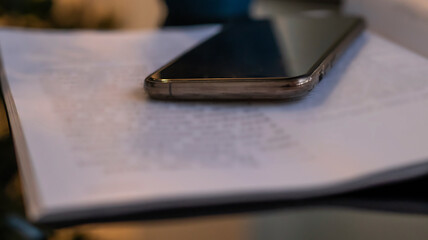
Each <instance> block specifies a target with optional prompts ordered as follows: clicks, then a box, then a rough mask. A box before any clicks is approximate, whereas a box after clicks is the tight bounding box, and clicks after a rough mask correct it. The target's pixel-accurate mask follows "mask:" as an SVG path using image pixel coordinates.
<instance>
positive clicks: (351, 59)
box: [0, 26, 428, 222]
mask: <svg viewBox="0 0 428 240" xmlns="http://www.w3.org/2000/svg"><path fill="white" fill-rule="evenodd" d="M217 31H219V28H218V27H217V26H205V27H192V28H176V29H169V30H159V31H147V32H91V31H82V32H64V31H36V30H31V31H30V30H19V29H3V30H0V45H1V51H2V60H3V75H2V79H1V80H2V89H3V92H4V96H5V100H6V104H7V109H8V113H9V117H10V124H11V127H12V132H13V137H14V141H15V147H16V152H17V156H18V160H19V167H20V171H21V175H22V178H23V185H24V192H25V199H26V206H27V213H28V215H29V217H31V219H33V220H35V221H40V222H55V221H68V220H76V219H82V218H92V217H94V216H98V217H100V216H114V215H120V214H128V213H135V212H144V211H152V210H162V209H170V208H176V207H186V206H208V205H215V204H224V203H240V202H252V201H263V200H276V199H300V198H308V197H314V196H321V195H327V194H334V193H340V192H344V191H350V190H353V189H357V188H362V187H366V186H372V185H377V184H382V183H385V182H390V181H397V180H401V179H405V178H410V177H416V176H418V175H421V174H425V173H428V127H427V123H428V112H427V111H426V108H427V105H428V80H427V79H428V60H426V59H424V58H423V57H420V56H418V55H417V54H414V53H412V52H409V51H408V50H405V49H403V48H401V47H399V46H397V45H395V44H393V43H391V42H389V41H387V40H385V39H382V38H381V37H379V36H377V35H376V34H373V33H369V32H367V33H365V34H364V35H362V36H361V37H360V38H359V39H358V40H356V41H355V43H354V44H353V46H352V47H351V48H350V49H348V51H347V52H346V53H345V55H344V56H343V57H342V58H340V60H339V61H338V62H337V64H336V66H334V67H333V69H332V70H331V71H330V73H329V74H328V75H327V76H326V77H325V80H324V81H323V82H321V83H320V85H319V86H317V87H316V88H315V89H314V90H313V91H312V92H311V93H310V94H309V95H308V96H307V97H305V98H303V99H300V100H298V101H293V102H278V101H276V102H251V101H244V102H163V101H154V100H150V99H149V98H148V97H147V96H146V94H145V93H144V90H143V80H144V78H145V77H146V76H147V75H148V74H150V73H151V72H152V71H154V70H156V69H157V68H158V67H160V66H161V65H163V64H165V63H166V62H168V61H169V60H170V59H172V58H174V57H176V56H177V55H179V54H181V53H183V52H184V51H186V50H188V49H189V48H191V47H192V46H194V45H195V44H197V43H199V42H200V41H203V39H206V38H207V37H209V36H211V35H213V34H215V33H216V32H217ZM195 67H197V66H195Z"/></svg>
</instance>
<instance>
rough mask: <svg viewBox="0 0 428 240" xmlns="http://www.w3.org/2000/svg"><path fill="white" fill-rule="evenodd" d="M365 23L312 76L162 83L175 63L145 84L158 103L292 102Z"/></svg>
mask: <svg viewBox="0 0 428 240" xmlns="http://www.w3.org/2000/svg"><path fill="white" fill-rule="evenodd" d="M364 28H365V24H364V21H363V20H358V21H356V23H355V24H354V25H353V26H352V27H351V28H350V29H349V30H348V31H347V32H346V33H345V34H344V35H343V36H342V37H341V38H340V39H338V40H337V41H336V43H335V44H333V45H332V47H331V48H330V49H329V50H328V51H327V53H326V54H324V56H322V57H321V58H320V59H319V60H318V62H317V63H316V64H314V66H315V67H312V69H311V70H310V71H309V73H308V74H306V75H302V76H297V77H291V78H284V77H265V78H194V79H162V78H159V77H158V76H159V72H160V71H162V70H163V69H165V68H168V66H170V65H171V64H173V63H174V62H175V60H173V61H171V62H170V63H168V64H167V65H165V66H164V67H162V68H161V69H159V70H157V71H156V72H155V73H153V74H151V75H150V76H148V77H147V78H146V79H145V81H144V88H145V90H146V92H147V93H148V94H149V96H150V97H152V98H156V99H187V100H198V99H289V98H299V97H302V96H304V95H306V94H307V93H308V92H309V91H311V90H312V89H313V88H314V87H315V85H316V84H318V83H319V82H320V81H321V80H322V78H323V77H324V75H325V74H326V73H327V71H328V70H330V69H331V67H332V66H333V64H334V63H335V61H336V60H337V59H338V58H339V57H340V55H342V53H343V52H344V51H345V50H346V49H347V47H348V46H349V45H350V44H351V43H352V42H353V40H354V39H355V38H356V37H357V36H358V35H359V34H360V33H361V32H362V31H363V29H364Z"/></svg>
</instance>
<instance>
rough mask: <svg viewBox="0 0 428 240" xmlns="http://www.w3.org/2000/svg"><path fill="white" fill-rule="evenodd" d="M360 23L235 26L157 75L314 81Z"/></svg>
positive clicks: (335, 19)
mask: <svg viewBox="0 0 428 240" xmlns="http://www.w3.org/2000/svg"><path fill="white" fill-rule="evenodd" d="M358 21H360V20H359V19H358V18H352V17H340V16H329V17H317V18H314V17H283V18H279V19H275V20H258V21H251V22H245V23H240V24H230V25H226V26H224V27H223V30H222V31H221V32H220V33H218V34H217V35H215V36H213V37H212V38H210V39H208V40H207V41H205V42H203V43H202V44H200V45H199V46H197V47H195V48H194V49H192V50H191V51H189V52H187V53H186V54H184V55H183V56H181V57H180V58H178V59H177V60H175V61H174V62H172V63H171V64H169V65H168V66H167V67H166V68H163V69H162V70H161V71H159V72H158V73H157V74H156V75H157V76H156V77H157V78H159V79H192V78H199V79H204V78H266V77H281V78H293V77H299V76H304V75H308V74H310V73H311V71H312V70H313V69H314V68H316V67H317V64H318V63H319V62H320V61H321V60H322V59H323V57H325V56H326V55H327V54H328V53H329V51H331V49H332V48H333V47H334V46H335V45H336V44H337V43H338V42H340V41H341V40H342V38H344V37H345V36H346V34H347V33H348V32H349V31H351V30H352V28H353V26H354V25H356V24H358Z"/></svg>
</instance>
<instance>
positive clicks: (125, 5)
mask: <svg viewBox="0 0 428 240" xmlns="http://www.w3.org/2000/svg"><path fill="white" fill-rule="evenodd" d="M339 1H340V0H318V1H317V0H300V1H297V0H295V1H289V0H254V1H251V0H235V1H230V0H203V1H193V0H182V1H179V0H165V1H164V0H0V25H3V26H5V25H8V26H24V27H35V28H47V27H48V28H97V29H113V28H120V29H141V28H154V27H158V26H161V25H163V24H164V23H165V22H166V20H167V16H168V13H169V12H174V13H177V12H178V17H181V20H182V19H183V18H185V17H187V16H188V12H191V11H193V12H191V14H192V15H194V17H195V15H196V17H198V16H197V15H198V13H200V14H199V15H203V16H205V17H206V18H207V17H211V19H214V20H215V19H216V16H214V14H217V16H222V15H221V14H223V16H224V15H227V14H229V15H233V14H235V15H236V14H239V13H238V12H237V11H239V6H241V8H242V7H243V8H246V5H248V4H249V3H250V2H251V4H250V6H249V9H250V14H252V15H260V14H263V13H265V12H267V11H268V9H277V5H286V7H285V8H283V9H286V10H285V11H287V12H295V10H296V8H297V9H299V10H301V9H302V8H304V9H306V8H308V9H311V8H319V7H320V5H322V6H323V7H327V8H337V6H338V3H339ZM231 3H233V4H231ZM167 4H168V6H169V7H170V8H171V10H173V11H168V6H167ZM189 5H193V6H194V10H192V9H190V8H189V7H188V6H189ZM203 5H207V6H210V9H206V8H204V7H203ZM213 5H216V6H217V7H218V8H219V10H215V7H214V8H213V7H212V6H213ZM226 5H227V6H226ZM225 6H226V7H225ZM183 8H186V9H183ZM213 9H214V10H213ZM233 9H235V10H233ZM183 11H187V12H183ZM215 11H217V13H213V12H215ZM234 11H235V12H234ZM245 11H246V9H245ZM180 13H183V14H180ZM175 15H176V14H174V17H175V18H174V19H175V20H176V21H177V17H176V16H175ZM203 16H199V17H200V18H201V17H203ZM226 18H227V17H226ZM179 20H180V19H179ZM201 20H202V22H209V21H207V19H201ZM182 22H183V23H191V22H189V21H182ZM171 25H177V24H174V23H173V24H171Z"/></svg>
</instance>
